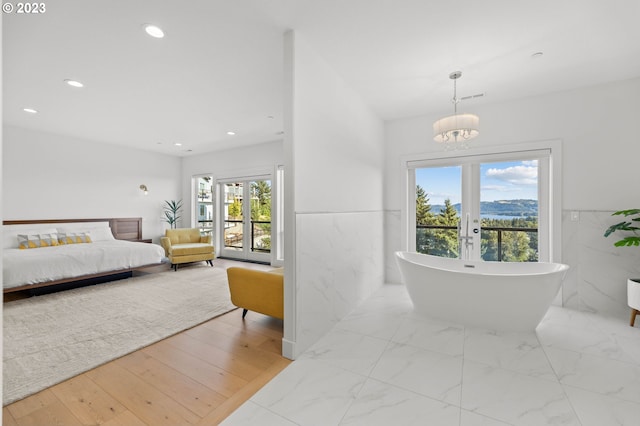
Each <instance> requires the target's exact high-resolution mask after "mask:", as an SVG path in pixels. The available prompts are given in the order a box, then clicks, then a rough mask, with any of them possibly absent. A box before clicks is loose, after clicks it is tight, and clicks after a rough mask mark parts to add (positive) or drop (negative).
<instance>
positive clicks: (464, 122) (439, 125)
mask: <svg viewBox="0 0 640 426" xmlns="http://www.w3.org/2000/svg"><path fill="white" fill-rule="evenodd" d="M460 77H462V72H460V71H455V72H452V73H451V74H449V78H450V79H452V80H453V115H450V116H448V117H444V118H441V119H440V120H438V121H436V122H435V123H433V139H434V140H435V141H436V142H440V143H446V144H451V143H453V144H455V143H457V142H462V143H463V144H464V143H465V142H466V141H467V140H469V139H473V138H475V137H476V136H478V125H479V124H480V119H479V118H478V116H477V115H474V114H458V102H460V100H459V99H458V98H457V96H456V80H457V79H459V78H460Z"/></svg>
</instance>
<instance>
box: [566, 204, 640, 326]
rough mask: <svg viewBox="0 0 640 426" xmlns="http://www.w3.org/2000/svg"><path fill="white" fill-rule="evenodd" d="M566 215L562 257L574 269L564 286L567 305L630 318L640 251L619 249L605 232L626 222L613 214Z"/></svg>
mask: <svg viewBox="0 0 640 426" xmlns="http://www.w3.org/2000/svg"><path fill="white" fill-rule="evenodd" d="M575 212H577V213H578V216H579V218H578V220H577V221H572V220H571V211H563V213H562V233H563V235H562V258H563V262H564V263H566V264H568V265H569V266H571V269H570V271H569V273H568V274H567V277H566V279H565V282H564V285H563V305H564V306H566V307H569V308H573V309H579V310H583V311H587V312H593V313H601V314H604V315H615V316H624V317H626V316H627V315H628V312H629V308H628V307H627V279H628V278H636V277H640V248H638V247H621V248H619V247H615V246H614V245H613V244H614V242H616V241H617V239H616V237H615V236H614V235H612V236H610V237H608V238H604V231H605V230H606V229H607V228H608V227H609V226H610V225H612V224H614V223H617V222H620V221H622V218H621V217H620V216H613V217H612V216H611V213H613V212H611V211H584V210H583V211H575Z"/></svg>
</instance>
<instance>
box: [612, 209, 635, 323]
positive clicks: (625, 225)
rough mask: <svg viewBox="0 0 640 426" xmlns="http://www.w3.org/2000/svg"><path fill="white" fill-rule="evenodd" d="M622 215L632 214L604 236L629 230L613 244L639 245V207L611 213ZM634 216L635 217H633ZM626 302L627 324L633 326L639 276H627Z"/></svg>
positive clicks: (613, 226) (618, 245) (624, 245)
mask: <svg viewBox="0 0 640 426" xmlns="http://www.w3.org/2000/svg"><path fill="white" fill-rule="evenodd" d="M619 215H622V216H624V217H625V218H626V217H629V216H632V218H631V221H628V220H624V221H622V222H620V223H616V224H615V225H611V226H610V227H609V228H607V230H606V231H605V233H604V236H605V237H608V236H609V235H611V234H613V233H614V232H631V233H632V234H631V235H629V234H623V236H624V238H622V239H621V240H619V241H616V242H615V243H614V245H615V246H616V247H632V246H640V233H638V231H640V226H636V225H640V223H638V222H640V209H629V210H620V211H617V212H615V213H613V215H612V216H619ZM633 216H635V217H633ZM634 222H635V223H634ZM627 304H628V305H629V307H630V308H631V320H630V321H629V325H631V327H633V326H634V324H635V321H636V315H638V314H640V278H629V279H628V280H627Z"/></svg>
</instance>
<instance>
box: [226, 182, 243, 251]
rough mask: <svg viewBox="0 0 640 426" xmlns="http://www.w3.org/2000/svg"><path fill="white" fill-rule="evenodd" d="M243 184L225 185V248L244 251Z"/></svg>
mask: <svg viewBox="0 0 640 426" xmlns="http://www.w3.org/2000/svg"><path fill="white" fill-rule="evenodd" d="M243 188H244V184H243V182H232V183H225V184H224V246H225V248H227V249H231V250H233V249H237V250H242V248H243V245H242V239H243V232H244V229H243Z"/></svg>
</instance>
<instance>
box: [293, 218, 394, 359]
mask: <svg viewBox="0 0 640 426" xmlns="http://www.w3.org/2000/svg"><path fill="white" fill-rule="evenodd" d="M296 230H297V232H296V235H297V240H296V252H297V254H296V256H297V257H296V352H298V353H299V352H301V351H303V350H304V349H306V348H308V347H309V346H310V345H311V344H313V343H314V342H316V341H317V340H318V339H320V338H321V337H322V336H323V335H324V334H326V333H327V332H328V331H329V330H330V329H331V328H332V327H333V326H334V325H335V324H336V323H337V322H338V321H340V319H342V318H343V317H345V316H346V315H347V314H348V313H349V312H351V311H352V310H353V309H354V308H355V307H356V306H357V305H358V304H359V303H360V302H362V301H363V300H364V299H366V298H367V297H369V295H371V294H372V293H373V292H374V291H376V290H377V289H378V288H380V286H382V284H383V283H384V259H383V242H384V239H383V213H382V212H350V213H305V214H297V215H296Z"/></svg>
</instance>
